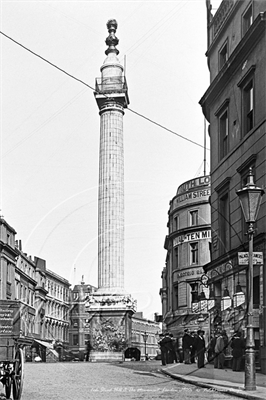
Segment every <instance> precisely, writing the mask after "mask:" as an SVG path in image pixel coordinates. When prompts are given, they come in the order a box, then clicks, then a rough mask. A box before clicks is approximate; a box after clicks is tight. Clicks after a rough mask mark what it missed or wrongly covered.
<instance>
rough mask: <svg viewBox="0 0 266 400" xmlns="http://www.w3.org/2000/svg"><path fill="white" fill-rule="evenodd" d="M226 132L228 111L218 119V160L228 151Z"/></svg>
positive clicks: (227, 128) (227, 129)
mask: <svg viewBox="0 0 266 400" xmlns="http://www.w3.org/2000/svg"><path fill="white" fill-rule="evenodd" d="M228 131H229V126H228V110H227V109H226V110H225V111H224V112H223V113H222V114H221V116H220V117H219V137H220V160H221V159H222V158H224V157H225V156H226V155H227V153H228V151H229V140H228V134H229V132H228Z"/></svg>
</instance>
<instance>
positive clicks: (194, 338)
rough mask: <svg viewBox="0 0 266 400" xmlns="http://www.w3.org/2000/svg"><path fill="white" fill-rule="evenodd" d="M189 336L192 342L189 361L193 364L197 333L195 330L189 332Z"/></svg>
mask: <svg viewBox="0 0 266 400" xmlns="http://www.w3.org/2000/svg"><path fill="white" fill-rule="evenodd" d="M191 337H192V344H191V347H190V362H191V364H194V363H195V362H196V361H195V355H196V347H197V339H198V335H197V334H196V332H194V331H193V332H191Z"/></svg>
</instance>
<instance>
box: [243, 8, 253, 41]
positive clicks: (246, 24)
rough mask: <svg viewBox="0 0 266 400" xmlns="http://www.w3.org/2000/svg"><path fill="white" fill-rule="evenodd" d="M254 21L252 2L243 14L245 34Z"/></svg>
mask: <svg viewBox="0 0 266 400" xmlns="http://www.w3.org/2000/svg"><path fill="white" fill-rule="evenodd" d="M252 22H253V15H252V5H251V4H250V6H249V7H248V9H247V10H246V11H245V13H244V14H243V20H242V33H243V36H244V35H245V33H246V32H247V31H248V29H249V27H250V26H251V24H252Z"/></svg>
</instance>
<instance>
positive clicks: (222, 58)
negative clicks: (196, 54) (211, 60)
mask: <svg viewBox="0 0 266 400" xmlns="http://www.w3.org/2000/svg"><path fill="white" fill-rule="evenodd" d="M227 60H228V46H227V42H226V43H225V44H224V45H223V47H222V48H221V50H220V51H219V69H221V68H222V67H223V66H224V64H225V63H226V61H227Z"/></svg>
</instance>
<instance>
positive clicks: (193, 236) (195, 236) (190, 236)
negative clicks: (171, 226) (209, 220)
mask: <svg viewBox="0 0 266 400" xmlns="http://www.w3.org/2000/svg"><path fill="white" fill-rule="evenodd" d="M210 238H211V230H207V231H199V232H192V233H187V234H186V235H182V236H178V237H177V238H175V239H174V240H173V246H174V247H175V246H177V245H179V244H182V243H184V242H192V241H195V240H202V239H210Z"/></svg>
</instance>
